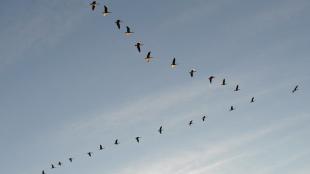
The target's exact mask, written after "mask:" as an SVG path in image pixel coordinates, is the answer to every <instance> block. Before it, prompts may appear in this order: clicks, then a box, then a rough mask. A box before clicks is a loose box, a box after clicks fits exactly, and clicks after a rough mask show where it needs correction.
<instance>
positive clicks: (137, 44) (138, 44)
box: [135, 42, 143, 53]
mask: <svg viewBox="0 0 310 174" xmlns="http://www.w3.org/2000/svg"><path fill="white" fill-rule="evenodd" d="M142 45H143V44H142V43H141V42H137V43H136V44H135V47H136V48H137V50H138V52H139V53H141V46H142Z"/></svg>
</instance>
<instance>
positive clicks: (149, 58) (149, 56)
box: [144, 51, 153, 63]
mask: <svg viewBox="0 0 310 174" xmlns="http://www.w3.org/2000/svg"><path fill="white" fill-rule="evenodd" d="M144 59H145V60H146V62H148V63H149V62H151V60H152V59H153V57H152V56H151V51H149V52H148V53H147V55H146V57H145V58H144Z"/></svg>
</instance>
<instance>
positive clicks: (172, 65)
mask: <svg viewBox="0 0 310 174" xmlns="http://www.w3.org/2000/svg"><path fill="white" fill-rule="evenodd" d="M176 66H177V64H176V61H175V58H173V60H172V63H171V68H175V67H176Z"/></svg>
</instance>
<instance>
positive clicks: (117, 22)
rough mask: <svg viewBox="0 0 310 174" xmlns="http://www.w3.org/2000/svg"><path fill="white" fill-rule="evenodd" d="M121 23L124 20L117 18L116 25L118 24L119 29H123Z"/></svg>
mask: <svg viewBox="0 0 310 174" xmlns="http://www.w3.org/2000/svg"><path fill="white" fill-rule="evenodd" d="M121 23H122V21H121V20H119V19H117V20H116V21H115V24H116V26H117V28H118V29H121Z"/></svg>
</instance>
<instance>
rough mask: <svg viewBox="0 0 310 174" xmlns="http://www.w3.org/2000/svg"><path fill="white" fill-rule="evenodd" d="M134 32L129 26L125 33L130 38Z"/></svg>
mask: <svg viewBox="0 0 310 174" xmlns="http://www.w3.org/2000/svg"><path fill="white" fill-rule="evenodd" d="M132 33H133V32H132V31H130V28H129V27H128V26H126V32H125V35H126V36H130V35H131V34H132Z"/></svg>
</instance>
